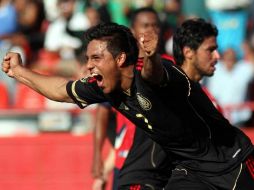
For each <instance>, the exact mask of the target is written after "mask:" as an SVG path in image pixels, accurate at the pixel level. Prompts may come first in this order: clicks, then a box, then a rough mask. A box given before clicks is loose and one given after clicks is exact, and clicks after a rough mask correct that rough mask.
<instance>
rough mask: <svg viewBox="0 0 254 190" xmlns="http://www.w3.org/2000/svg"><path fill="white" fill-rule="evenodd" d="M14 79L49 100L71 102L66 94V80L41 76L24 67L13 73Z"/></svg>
mask: <svg viewBox="0 0 254 190" xmlns="http://www.w3.org/2000/svg"><path fill="white" fill-rule="evenodd" d="M14 78H15V79H16V80H17V81H19V82H21V83H23V84H25V85H27V86H28V87H30V88H32V89H33V90H35V91H37V92H38V93H40V94H42V95H43V96H45V97H47V98H49V99H51V100H54V101H59V102H72V100H71V98H70V97H69V96H68V94H67V92H66V84H67V80H66V79H64V78H61V77H56V76H46V75H41V74H39V73H36V72H34V71H31V70H29V69H26V68H24V67H19V68H18V69H17V70H16V71H15V73H14Z"/></svg>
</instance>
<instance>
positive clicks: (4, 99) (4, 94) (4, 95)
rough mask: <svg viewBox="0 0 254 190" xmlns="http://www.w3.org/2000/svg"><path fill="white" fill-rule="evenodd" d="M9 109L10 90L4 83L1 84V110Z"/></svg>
mask: <svg viewBox="0 0 254 190" xmlns="http://www.w3.org/2000/svg"><path fill="white" fill-rule="evenodd" d="M8 107H9V98H8V89H7V86H6V85H5V84H4V83H3V82H0V109H7V108H8Z"/></svg>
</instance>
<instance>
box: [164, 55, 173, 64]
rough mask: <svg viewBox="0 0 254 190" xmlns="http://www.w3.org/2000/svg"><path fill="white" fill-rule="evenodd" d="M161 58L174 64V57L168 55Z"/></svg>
mask: <svg viewBox="0 0 254 190" xmlns="http://www.w3.org/2000/svg"><path fill="white" fill-rule="evenodd" d="M161 58H164V59H167V60H169V61H172V62H173V63H174V64H176V62H175V59H174V57H172V56H170V55H168V54H162V55H161Z"/></svg>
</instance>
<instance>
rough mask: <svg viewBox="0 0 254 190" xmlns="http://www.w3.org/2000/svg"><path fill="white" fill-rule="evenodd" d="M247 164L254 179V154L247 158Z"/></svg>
mask: <svg viewBox="0 0 254 190" xmlns="http://www.w3.org/2000/svg"><path fill="white" fill-rule="evenodd" d="M246 165H247V168H248V170H249V172H250V174H251V176H252V178H253V179H254V157H253V156H252V155H250V156H249V157H248V158H247V160H246Z"/></svg>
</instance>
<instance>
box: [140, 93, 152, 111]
mask: <svg viewBox="0 0 254 190" xmlns="http://www.w3.org/2000/svg"><path fill="white" fill-rule="evenodd" d="M137 99H138V103H139V105H140V107H141V108H142V109H143V110H145V111H148V110H150V109H151V108H152V104H151V102H150V100H148V99H147V98H145V97H144V96H142V95H141V94H140V93H137Z"/></svg>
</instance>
